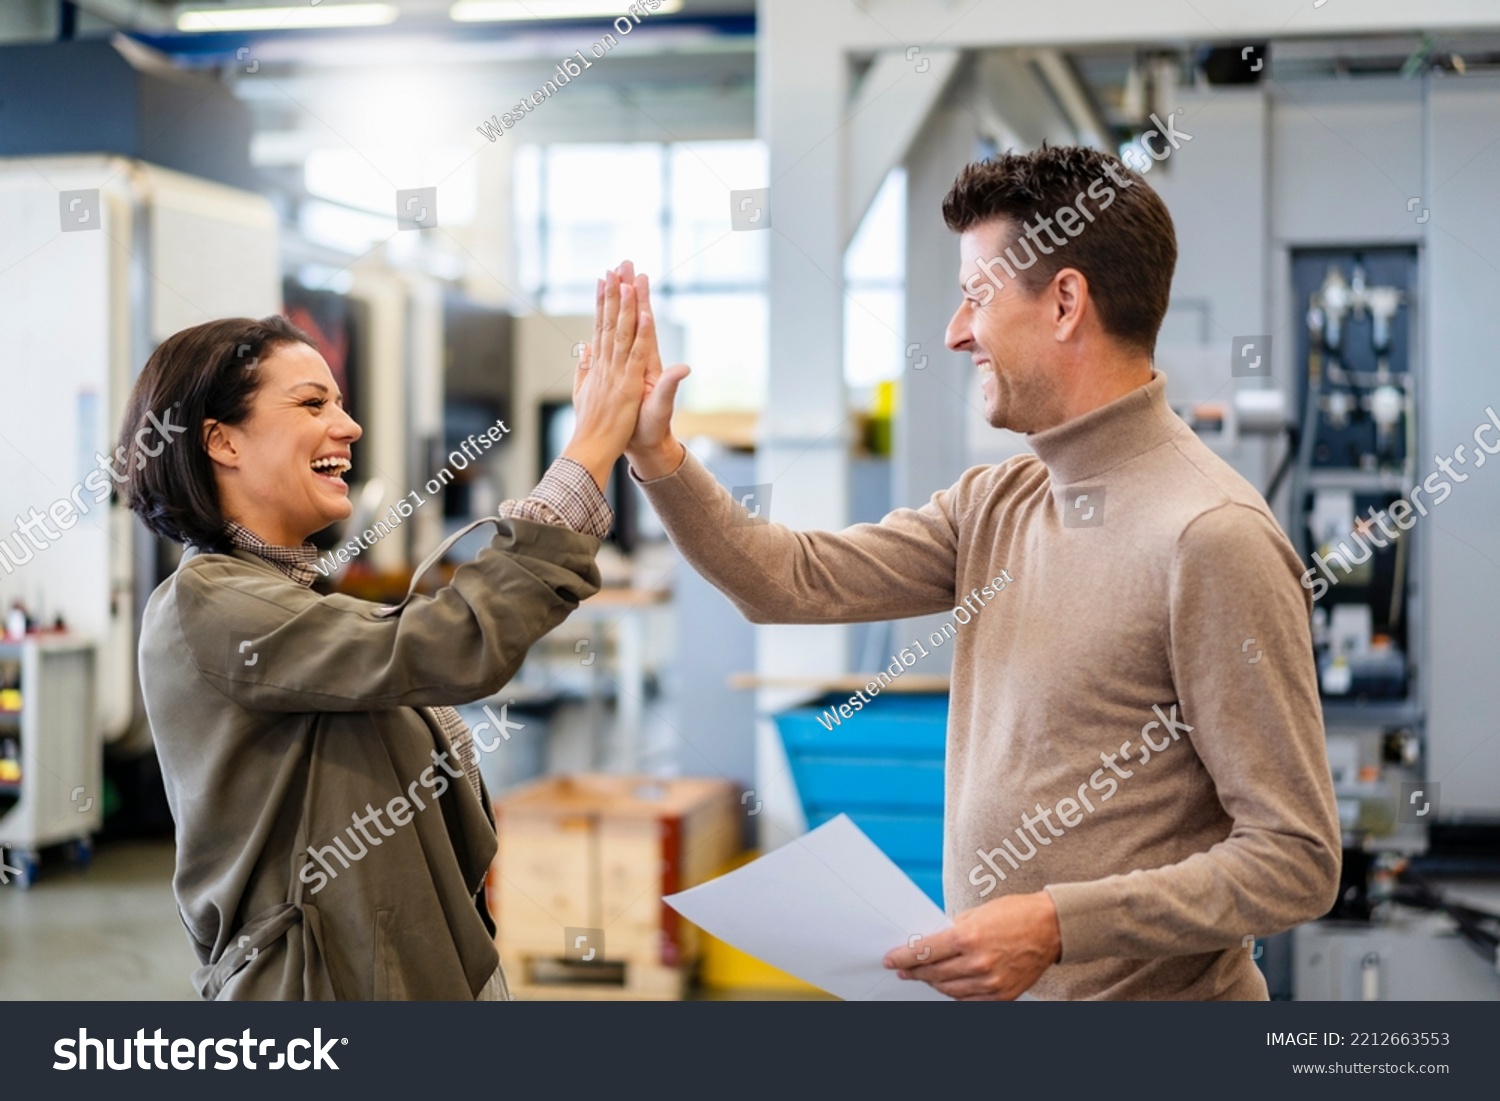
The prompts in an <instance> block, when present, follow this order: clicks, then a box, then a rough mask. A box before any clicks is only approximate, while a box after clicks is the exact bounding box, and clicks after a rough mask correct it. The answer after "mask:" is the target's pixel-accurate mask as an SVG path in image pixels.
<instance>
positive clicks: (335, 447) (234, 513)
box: [205, 343, 362, 546]
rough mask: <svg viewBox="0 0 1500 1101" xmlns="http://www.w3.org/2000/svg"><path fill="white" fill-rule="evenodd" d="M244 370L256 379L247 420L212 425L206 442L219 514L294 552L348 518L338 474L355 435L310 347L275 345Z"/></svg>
mask: <svg viewBox="0 0 1500 1101" xmlns="http://www.w3.org/2000/svg"><path fill="white" fill-rule="evenodd" d="M247 369H248V370H253V371H258V372H260V375H261V378H260V388H259V389H258V390H257V391H256V393H255V397H254V398H253V399H252V400H251V409H250V416H249V417H247V418H246V419H245V421H244V423H243V424H239V425H226V424H217V423H212V424H211V425H210V427H209V428H208V431H207V433H206V436H205V445H206V447H207V449H208V453H209V456H210V457H211V458H212V459H213V461H214V471H215V474H216V475H217V477H218V481H219V496H220V500H221V502H222V504H223V509H224V515H225V516H226V517H228V518H229V519H231V520H234V521H236V522H238V523H240V524H243V525H244V526H245V527H247V528H249V529H250V530H251V531H253V532H255V534H257V535H259V536H260V537H261V538H262V539H265V540H266V541H267V542H270V543H274V544H277V545H280V546H296V545H298V544H300V543H301V542H302V541H303V540H305V539H306V538H307V537H308V536H310V535H312V534H313V533H314V532H317V531H321V530H322V529H323V528H325V527H327V526H328V525H329V524H331V523H333V522H334V521H336V520H343V519H345V518H347V517H348V515H349V513H350V511H351V505H350V503H349V487H348V486H347V485H346V484H345V483H344V475H345V474H346V473H347V472H348V470H349V446H350V444H352V443H353V442H354V441H355V440H357V439H359V437H360V435H361V434H362V432H361V429H360V427H359V425H358V424H356V423H355V421H354V419H353V418H352V417H350V416H349V414H348V413H346V412H344V398H343V395H342V394H340V393H339V389H338V385H337V384H336V383H335V382H334V380H333V373H332V372H331V371H329V369H328V364H327V363H325V362H324V361H323V357H322V356H321V355H319V354H318V353H317V351H316V349H313V348H310V347H308V346H307V345H306V344H301V343H290V344H278V345H276V346H275V347H274V348H273V349H272V350H270V351H269V352H267V353H265V354H263V355H262V356H261V357H260V360H259V362H258V363H257V364H256V365H255V366H254V367H251V368H247Z"/></svg>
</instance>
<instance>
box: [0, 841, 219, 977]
mask: <svg viewBox="0 0 1500 1101" xmlns="http://www.w3.org/2000/svg"><path fill="white" fill-rule="evenodd" d="M47 856H48V857H50V858H51V859H46V860H44V861H43V864H42V874H41V876H40V878H39V879H38V880H37V882H36V885H35V886H33V887H32V888H31V889H30V890H29V891H22V890H19V889H18V888H16V887H15V886H14V885H9V886H3V887H0V1001H15V1000H18V999H27V1000H31V999H35V1000H54V999H66V1000H74V999H77V1000H88V1001H116V1000H117V1001H170V1000H174V999H186V1000H192V1001H196V1000H198V994H197V991H195V990H194V989H193V985H192V982H191V981H190V979H189V976H190V975H191V974H192V972H193V971H194V970H195V969H196V968H197V966H198V961H197V959H196V958H195V957H194V956H193V951H192V949H191V948H190V947H189V946H188V939H187V934H186V933H185V932H183V929H182V922H181V921H180V920H179V919H178V917H177V904H176V902H175V901H174V900H173V898H172V863H173V846H172V844H171V842H170V841H149V842H142V841H135V842H124V843H119V844H113V845H105V846H102V847H100V849H99V850H98V851H97V852H96V854H95V856H94V862H93V865H92V866H91V867H90V868H88V869H87V870H83V871H80V870H78V869H76V868H72V867H69V866H68V864H67V863H66V861H65V860H64V859H63V858H62V857H61V856H57V857H52V854H51V853H48V854H47Z"/></svg>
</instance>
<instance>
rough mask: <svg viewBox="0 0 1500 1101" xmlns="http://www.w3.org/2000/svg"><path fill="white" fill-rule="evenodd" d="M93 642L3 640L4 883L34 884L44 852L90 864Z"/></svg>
mask: <svg viewBox="0 0 1500 1101" xmlns="http://www.w3.org/2000/svg"><path fill="white" fill-rule="evenodd" d="M94 661H95V658H94V644H93V643H92V642H90V641H87V640H84V639H79V638H73V637H70V636H68V635H59V636H51V637H49V636H45V635H42V636H33V637H29V638H27V639H26V640H25V641H6V642H0V686H3V687H0V878H3V879H4V880H5V881H6V882H8V883H10V884H12V885H15V886H19V887H22V888H25V887H30V886H31V885H32V883H33V882H35V880H36V875H37V869H38V866H39V864H40V856H39V853H40V850H41V849H43V848H45V847H47V846H49V845H59V844H67V845H68V846H69V852H70V855H71V856H72V858H73V860H74V861H75V862H76V863H78V864H83V865H86V864H87V863H88V861H89V858H90V856H91V855H92V852H93V846H92V836H93V834H94V833H95V832H96V831H97V830H98V829H99V827H100V826H101V825H102V823H103V821H104V785H103V759H102V754H103V748H102V742H101V740H100V733H99V724H98V721H97V718H96V715H95V708H94Z"/></svg>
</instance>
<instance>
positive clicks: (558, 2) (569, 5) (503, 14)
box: [448, 0, 682, 23]
mask: <svg viewBox="0 0 1500 1101" xmlns="http://www.w3.org/2000/svg"><path fill="white" fill-rule="evenodd" d="M627 7H629V0H458V3H456V4H454V5H453V7H451V8H450V9H448V16H449V18H451V19H453V20H455V21H457V22H459V23H493V22H500V21H506V22H519V21H522V20H537V19H586V18H590V17H602V18H609V17H613V16H617V15H625V14H626V11H625V9H626V8H627ZM681 10H682V0H660V2H659V3H658V4H657V6H656V7H655V8H648V7H647V6H646V5H645V4H644V3H641V4H639V5H638V6H637V12H638V13H639V14H643V15H670V14H671V13H672V12H675V11H681Z"/></svg>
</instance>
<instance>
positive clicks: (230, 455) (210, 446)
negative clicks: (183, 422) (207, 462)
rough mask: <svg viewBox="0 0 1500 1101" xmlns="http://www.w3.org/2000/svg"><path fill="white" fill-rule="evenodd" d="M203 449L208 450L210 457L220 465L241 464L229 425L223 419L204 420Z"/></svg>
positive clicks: (233, 465) (235, 465) (234, 465)
mask: <svg viewBox="0 0 1500 1101" xmlns="http://www.w3.org/2000/svg"><path fill="white" fill-rule="evenodd" d="M203 450H204V451H206V452H208V457H209V458H210V459H212V460H213V461H214V462H216V463H218V464H219V465H220V466H228V467H237V466H239V465H240V453H239V451H238V449H237V448H236V447H235V446H234V440H232V439H231V438H230V435H229V430H228V428H227V426H226V425H224V424H223V422H221V421H215V420H205V421H204V422H203Z"/></svg>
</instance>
